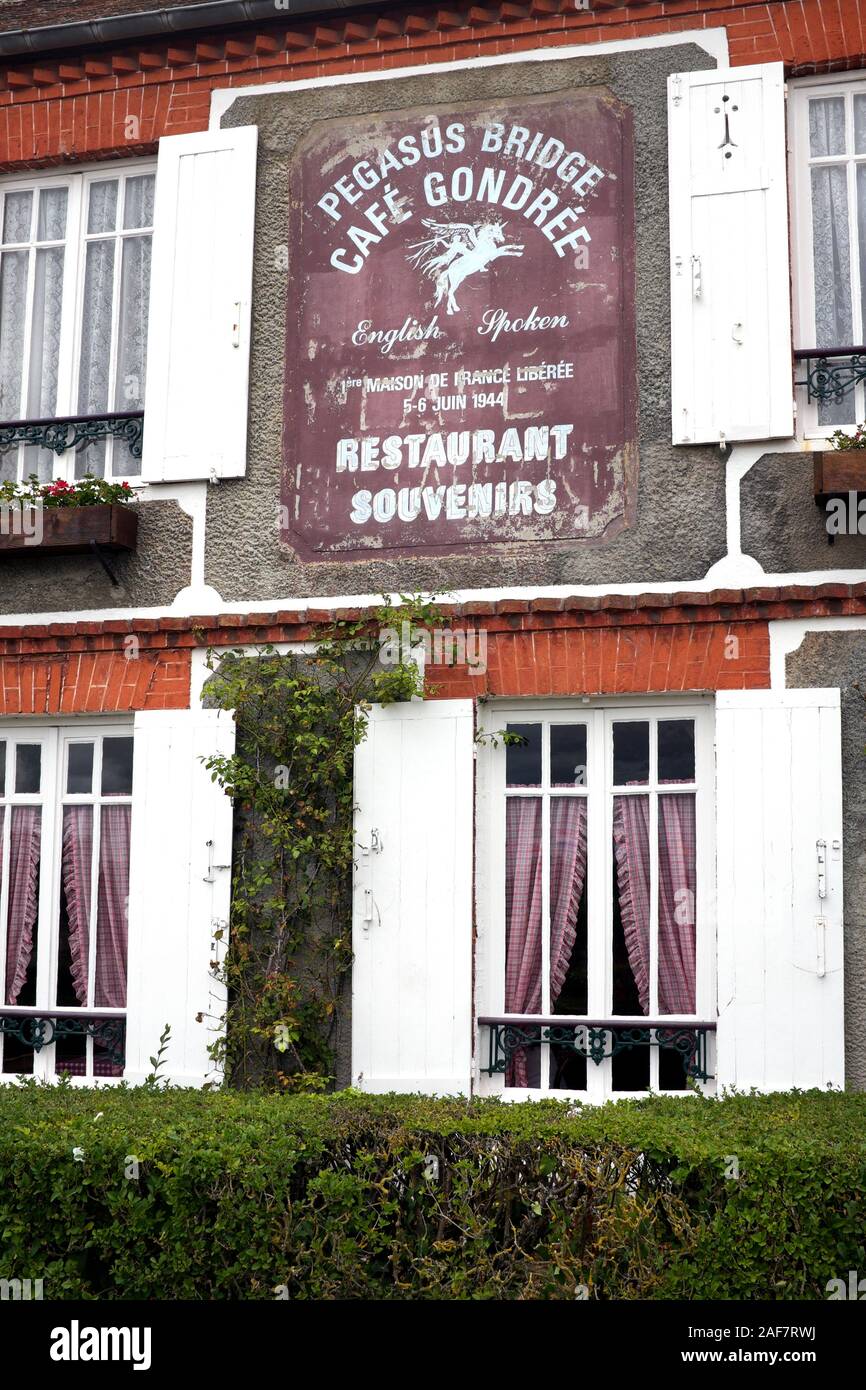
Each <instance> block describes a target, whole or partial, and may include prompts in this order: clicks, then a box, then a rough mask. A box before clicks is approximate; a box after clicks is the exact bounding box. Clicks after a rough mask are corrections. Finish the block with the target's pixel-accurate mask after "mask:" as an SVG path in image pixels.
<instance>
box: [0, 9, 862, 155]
mask: <svg viewBox="0 0 866 1390" xmlns="http://www.w3.org/2000/svg"><path fill="white" fill-rule="evenodd" d="M720 26H724V27H725V28H726V29H727V33H728V38H729V46H730V56H731V62H732V64H737V63H761V62H772V61H775V60H778V59H781V60H783V61H784V62H785V64H786V66H787V68H788V70H789V71H790V72H793V73H812V72H827V71H837V70H840V69H846V68H858V67H861V66H863V65H864V62H866V10H864V6H863V5H862V3H861V0H775V2H774V3H770V4H758V3H755V4H752V3H745V4H744V3H735V0H705V3H699V2H698V0H660V3H640V0H632V3H631V4H625V5H623V4H619V3H616V0H614V3H605V4H604V7H603V8H601V7H600V0H595V6H594V8H593V9H592V10H590V11H582V10H575V9H574V8H573V3H572V0H531V3H522V4H520V3H510V0H505V2H504V3H495V4H490V5H486V6H484V7H479V6H472V7H469V6H456V7H455V8H453V9H450V8H449V9H438V8H435V7H433V6H416V7H411V8H410V7H407V8H406V9H405V10H397V9H395V10H389V12H388V14H387V15H378V16H377V15H373V14H371V15H370V16H367V17H365V16H363V15H352V16H351V18H349V19H342V18H340V16H339V14H337V15H334V16H328V17H327V22H324V21H322V20H319V21H316V20H315V19H311V20H309V21H308V22H303V21H301V20H299V21H298V22H297V23H296V24H293V26H292V28H291V29H290V30H289V29H287V27H286V24H285V21H284V22H283V24H280V23H279V22H278V21H276V22H274V23H273V24H271V23H269V24H267V25H259V26H257V27H255V28H251V29H249V30H241V31H237V30H232V31H231V32H225V33H222V34H220V33H216V34H205V35H202V34H197V35H195V36H192V37H190V38H189V39H188V40H187V39H185V38H184V37H183V36H176V37H174V38H172V39H171V40H166V41H165V42H163V43H160V42H154V41H151V40H147V41H146V42H142V43H140V44H134V45H128V46H126V47H124V48H123V49H122V50H118V51H114V50H111V51H108V50H105V49H103V50H100V51H98V52H93V53H84V54H66V55H60V56H58V55H55V56H53V57H52V56H50V55H49V56H46V57H41V56H40V57H39V58H37V59H34V61H33V62H29V63H28V62H27V61H25V60H18V59H9V60H6V62H5V63H4V62H0V170H6V171H8V170H12V169H22V168H37V167H39V166H41V165H44V164H51V163H55V162H57V161H58V160H60V159H66V160H76V159H77V160H91V159H104V158H110V157H113V156H118V155H133V154H142V153H148V152H152V151H153V149H154V148H155V145H156V141H157V140H158V139H159V137H160V136H161V135H164V134H177V133H180V132H184V131H192V130H202V129H204V128H205V126H206V125H207V120H208V110H209V104H210V94H211V91H212V90H213V89H214V87H226V86H248V85H251V84H255V83H259V82H278V81H290V80H310V79H312V78H323V77H327V76H329V75H336V74H339V73H357V72H369V71H375V70H381V69H382V68H387V67H402V66H406V65H410V64H424V63H431V62H440V61H441V62H448V61H451V62H453V61H462V60H465V59H467V58H472V57H476V56H500V55H506V54H512V53H517V52H520V51H528V50H531V49H536V48H539V47H544V46H550V45H556V44H560V43H564V44H580V43H598V42H601V41H611V42H613V41H616V40H622V39H635V38H641V37H643V36H649V35H654V34H665V33H678V32H681V31H683V30H685V29H710V28H718V27H720Z"/></svg>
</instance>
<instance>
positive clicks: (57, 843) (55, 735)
mask: <svg viewBox="0 0 866 1390" xmlns="http://www.w3.org/2000/svg"><path fill="white" fill-rule="evenodd" d="M132 737H133V721H132V719H131V718H130V719H125V720H118V719H116V718H112V719H111V721H110V722H109V721H108V720H106V721H100V720H99V719H92V720H90V719H89V720H87V722H84V721H83V720H71V721H63V722H57V721H56V720H55V721H50V722H49V721H46V720H37V719H28V720H14V721H13V720H2V721H0V740H5V741H6V744H7V759H6V794H4V796H3V797H0V804H2V805H4V806H7V808H8V807H9V805H10V804H12V805H19V806H20V805H30V806H41V807H42V830H41V844H40V864H41V868H40V875H39V905H38V916H37V920H38V922H39V932H38V936H37V942H36V972H37V973H36V1001H35V1005H34V1006H33V1007H35V1008H38V1009H39V1010H40V1012H41V1016H44V1017H47V1018H50V1017H51V1015H52V1013H54V1012H56V1011H57V1010H58V1009H60V1010H61V1011H62V1012H63V1013H77V1012H79V1011H80V1012H81V1013H95V1012H99V1013H100V1014H104V1015H105V1017H106V1018H108V1017H118V1018H126V1016H127V1010H126V1009H125V1008H124V1009H111V1008H102V1007H101V1006H97V1005H95V1004H89V1005H88V1006H87V1008H84V1007H83V1006H82V1007H81V1009H80V1010H79V1009H78V1008H77V1007H76V1006H74V1005H66V1004H63V1005H58V1004H57V1003H56V998H57V977H58V948H59V927H60V902H61V869H62V845H63V809H64V807H65V806H70V805H77V806H81V805H90V806H96V805H103V804H104V805H112V806H122V805H127V806H131V805H132V804H133V798H132V793H131V792H130V794H129V795H117V796H103V795H102V793H101V789H100V790H99V791H96V790H94V791H93V792H92V793H90V794H75V793H67V792H66V790H65V787H66V769H67V762H68V749H69V746H70V744H73V743H88V742H95V741H97V740H101V739H104V738H132ZM10 743H23V744H29V743H38V744H40V745H41V747H42V777H41V789H40V791H39V792H38V793H33V794H30V795H27V794H21V793H17V794H15V797H14V801H13V802H11V803H10V801H9V797H8V794H9V791H10V777H11V775H12V774H11V762H10V759H9V756H8V747H9V744H10ZM100 775H101V745H100V744H99V743H98V742H97V743H96V747H95V749H94V764H93V783H92V785H93V787H94V788H97V787H100V788H101V782H100V781H99V780H98V779H99V778H100ZM10 819H11V817H10V816H6V817H5V818H4V826H3V834H2V836H0V853H2V855H3V863H2V869H3V872H2V882H0V977H2V978H0V1011H2V1009H4V1008H7V1009H8V1008H9V1007H10V1006H8V1005H5V1002H4V1001H5V997H6V995H5V975H6V931H7V907H8V894H9V865H8V857H9V843H10V828H9V821H10ZM98 819H99V818H95V820H96V822H97V824H94V835H93V859H92V864H93V869H92V874H93V877H92V890H91V903H92V920H91V931H90V941H89V967H88V979H89V995H90V996H91V997H92V995H93V983H94V971H95V961H96V936H97V931H94V930H93V926H94V924H95V923H96V913H97V911H98V907H97V903H98V897H97V893H96V891H95V889H96V884H97V873H98V868H97V866H98V862H99V858H98V856H99V832H98ZM97 930H98V926H97ZM127 949H128V947H127ZM2 1059H3V1038H2V1036H0V1082H3V1083H9V1082H16V1081H17V1080H18V1079H19V1078H20V1077H29V1076H31V1075H32V1076H34V1077H37V1078H39V1079H40V1080H45V1081H47V1080H54V1079H55V1077H56V1072H55V1045H54V1044H51V1045H50V1046H48V1047H43V1048H42V1049H41V1051H39V1052H36V1051H34V1053H33V1071H32V1073H31V1072H5V1071H3V1070H2ZM86 1059H87V1066H86V1069H85V1075H84V1076H71V1077H70V1081H71V1084H72V1085H74V1086H93V1085H94V1084H98V1085H117V1084H119V1082H120V1081H121V1080H122V1077H105V1076H98V1077H94V1076H93V1075H92V1072H91V1068H92V1062H93V1041H92V1039H90V1038H88V1039H87V1043H86ZM61 1070H62V1067H61Z"/></svg>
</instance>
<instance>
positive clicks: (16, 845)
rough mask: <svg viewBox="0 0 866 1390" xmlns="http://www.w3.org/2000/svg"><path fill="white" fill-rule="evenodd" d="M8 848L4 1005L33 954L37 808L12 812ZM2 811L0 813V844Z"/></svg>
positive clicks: (39, 824) (14, 1000) (15, 997)
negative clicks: (7, 908)
mask: <svg viewBox="0 0 866 1390" xmlns="http://www.w3.org/2000/svg"><path fill="white" fill-rule="evenodd" d="M11 814H12V823H11V826H10V845H9V911H8V915H7V919H6V928H7V930H6V1003H7V1004H17V1003H18V996H19V994H20V993H21V987H22V985H23V984H24V981H25V980H26V978H27V970H28V967H29V965H30V957H31V955H32V953H33V928H34V926H35V925H36V916H37V913H38V911H39V853H40V845H41V834H42V813H41V810H40V808H39V807H38V806H15V807H14V808H13V809H12V812H11ZM3 816H4V811H3V810H0V842H2V830H3Z"/></svg>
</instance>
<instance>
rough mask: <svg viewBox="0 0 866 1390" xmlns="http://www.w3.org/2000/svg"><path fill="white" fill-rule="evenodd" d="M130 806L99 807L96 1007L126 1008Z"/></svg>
mask: <svg viewBox="0 0 866 1390" xmlns="http://www.w3.org/2000/svg"><path fill="white" fill-rule="evenodd" d="M131 817H132V807H131V806H103V808H102V820H101V823H100V837H99V916H98V918H97V923H98V925H97V929H96V930H97V938H96V991H95V992H96V1005H97V1008H98V1007H99V1006H100V1005H102V1006H103V1007H105V1008H110V1009H123V1008H125V1007H126V949H127V942H128V938H129V928H128V922H127V905H128V899H129V830H130V823H131Z"/></svg>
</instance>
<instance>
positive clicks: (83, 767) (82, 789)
mask: <svg viewBox="0 0 866 1390" xmlns="http://www.w3.org/2000/svg"><path fill="white" fill-rule="evenodd" d="M66 790H67V792H69V793H71V794H72V795H73V796H75V795H81V794H82V793H84V794H86V793H89V792H91V791H92V790H93V744H92V743H70V744H69V752H68V761H67V769H66Z"/></svg>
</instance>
